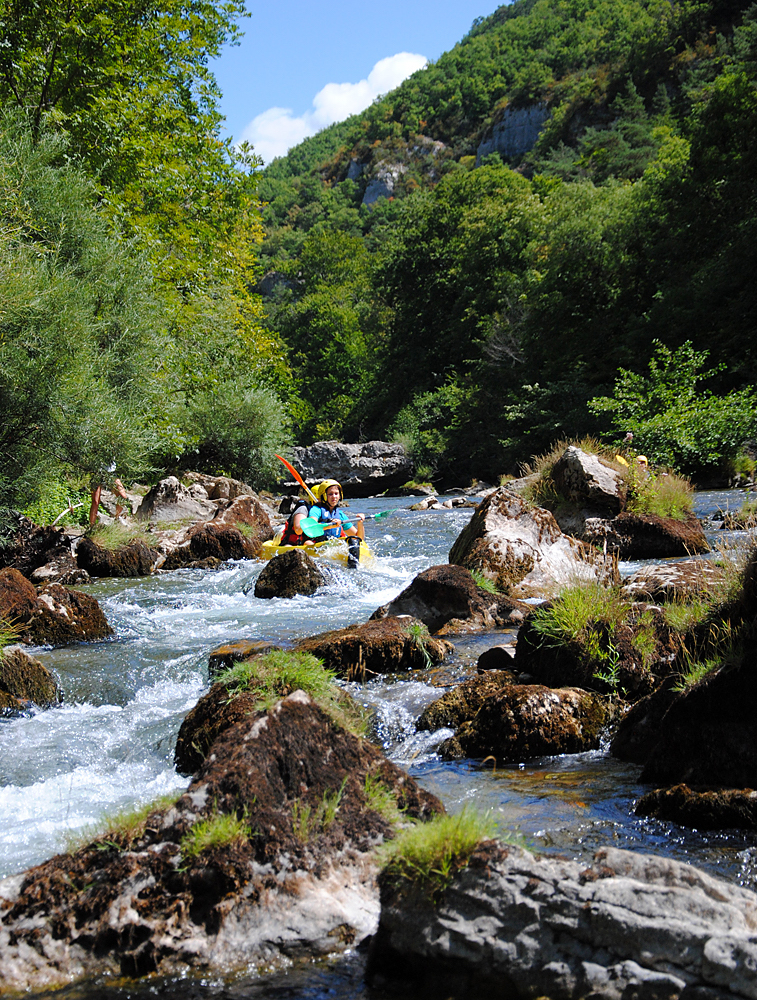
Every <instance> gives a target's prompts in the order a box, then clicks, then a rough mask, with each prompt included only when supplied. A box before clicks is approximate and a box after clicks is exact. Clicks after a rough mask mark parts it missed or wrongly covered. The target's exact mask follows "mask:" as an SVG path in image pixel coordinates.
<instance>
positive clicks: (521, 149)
mask: <svg viewBox="0 0 757 1000" xmlns="http://www.w3.org/2000/svg"><path fill="white" fill-rule="evenodd" d="M547 118H549V111H547V109H546V107H545V106H544V105H543V104H532V105H531V106H530V107H527V108H505V113H504V114H503V115H502V120H501V121H500V122H498V123H497V124H496V125H495V126H494V127H493V128H492V134H491V136H490V137H489V138H488V139H484V140H483V142H481V143H480V145H479V147H478V150H477V151H476V166H478V165H479V164H480V163H481V160H482V159H483V158H484V157H485V156H488V155H489V153H494V152H497V153H499V154H500V156H502V158H503V159H505V160H512V159H515V158H516V157H518V156H523V154H524V153H527V152H528V151H529V150H531V149H533V147H534V144H535V143H536V140H537V139H538V138H539V132H541V127H542V125H543V124H544V122H545V121H546V120H547Z"/></svg>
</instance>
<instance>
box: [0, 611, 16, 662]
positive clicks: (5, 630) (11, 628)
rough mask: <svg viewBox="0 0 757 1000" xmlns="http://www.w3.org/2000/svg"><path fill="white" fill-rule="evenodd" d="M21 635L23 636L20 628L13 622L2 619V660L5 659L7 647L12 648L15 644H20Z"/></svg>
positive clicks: (0, 623)
mask: <svg viewBox="0 0 757 1000" xmlns="http://www.w3.org/2000/svg"><path fill="white" fill-rule="evenodd" d="M19 635H21V629H20V628H19V627H17V626H15V625H14V624H13V622H12V621H6V620H5V619H4V618H0V660H2V658H3V650H4V649H5V647H6V646H12V645H13V644H14V643H15V642H18V637H19Z"/></svg>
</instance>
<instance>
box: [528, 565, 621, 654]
mask: <svg viewBox="0 0 757 1000" xmlns="http://www.w3.org/2000/svg"><path fill="white" fill-rule="evenodd" d="M630 610H631V601H629V600H628V599H627V598H625V597H624V596H623V595H622V594H621V592H620V590H619V588H617V587H602V586H600V585H599V584H598V583H593V582H588V581H587V582H586V583H577V584H573V585H571V586H568V587H564V588H563V589H562V590H561V591H560V593H559V595H558V598H557V600H555V601H553V602H552V603H551V604H549V605H544V606H542V607H538V608H536V610H535V611H534V612H533V613H532V615H531V624H532V626H533V627H534V629H535V630H536V632H537V633H538V634H539V635H540V636H542V639H543V641H544V643H545V645H548V646H562V645H563V644H564V643H566V642H570V641H575V640H578V641H580V642H582V643H583V644H584V645H587V646H591V645H593V641H592V635H594V634H597V630H598V628H600V627H604V629H605V631H607V630H610V631H611V632H614V631H615V629H617V627H618V626H619V625H621V624H622V623H623V622H624V621H625V620H626V618H627V617H628V613H629V611H630Z"/></svg>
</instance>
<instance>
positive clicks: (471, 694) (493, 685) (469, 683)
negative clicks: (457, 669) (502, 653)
mask: <svg viewBox="0 0 757 1000" xmlns="http://www.w3.org/2000/svg"><path fill="white" fill-rule="evenodd" d="M513 683H515V674H514V673H513V672H512V671H511V670H509V671H508V670H487V671H486V673H484V674H480V675H477V676H475V677H469V678H467V679H466V680H464V681H463V682H462V684H457V685H455V687H453V688H452V690H450V691H447V692H445V694H443V695H442V696H441V698H437V700H436V701H432V702H431V704H430V705H427V706H426V708H425V709H424V710H423V712H422V713H421V716H420V718H419V719H418V721H417V723H416V729H418V730H419V731H421V732H423V731H424V730H428V731H430V732H433V731H434V730H435V729H448V728H449V729H457V728H458V727H459V726H461V725H462V724H463V723H464V722H468V721H469V720H470V719H472V718H473V717H474V716H475V714H476V712H478V710H479V709H480V708H481V707H482V706H483V705H484V703H485V702H486V701H487V700H488V699H489V698H491V697H492V696H493V695H495V694H498V693H499V691H500V689H501V688H503V687H504V686H505V685H506V684H513Z"/></svg>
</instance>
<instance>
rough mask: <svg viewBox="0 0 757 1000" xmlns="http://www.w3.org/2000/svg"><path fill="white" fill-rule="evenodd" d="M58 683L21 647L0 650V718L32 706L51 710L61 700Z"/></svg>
mask: <svg viewBox="0 0 757 1000" xmlns="http://www.w3.org/2000/svg"><path fill="white" fill-rule="evenodd" d="M62 697H63V696H62V694H61V690H60V687H59V685H58V682H57V681H56V679H55V678H54V677H53V675H52V674H51V673H50V671H49V670H48V669H47V667H46V666H45V665H44V664H42V663H40V661H39V660H38V659H36V658H35V657H34V656H30V655H29V653H27V652H26V651H25V650H24V649H22V648H21V647H20V646H6V647H5V649H3V650H0V715H12V714H16V713H17V712H24V711H27V710H28V709H29V708H31V707H32V705H36V706H37V707H38V708H52V707H53V706H54V705H59V704H60V702H61V701H62Z"/></svg>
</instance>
